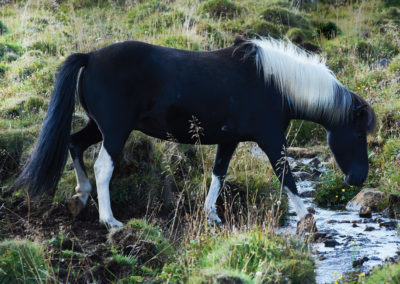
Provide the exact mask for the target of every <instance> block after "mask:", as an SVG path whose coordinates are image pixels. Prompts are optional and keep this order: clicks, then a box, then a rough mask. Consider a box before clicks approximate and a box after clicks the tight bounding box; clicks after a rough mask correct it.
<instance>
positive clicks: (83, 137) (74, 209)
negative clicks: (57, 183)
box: [69, 120, 102, 216]
mask: <svg viewBox="0 0 400 284" xmlns="http://www.w3.org/2000/svg"><path fill="white" fill-rule="evenodd" d="M101 139H102V136H101V133H100V131H99V129H98V127H97V125H96V123H95V122H94V121H93V120H89V122H88V124H87V125H86V126H85V127H84V128H83V129H82V130H80V131H78V132H76V133H74V134H72V135H71V143H70V145H69V151H70V154H71V158H72V161H73V163H74V168H75V174H76V183H77V185H76V188H75V191H76V194H75V195H74V196H73V197H72V199H71V202H70V211H71V214H72V215H73V216H77V215H78V214H79V213H80V212H81V211H82V209H83V208H84V207H85V205H86V203H87V200H88V198H89V194H90V191H91V190H92V186H91V184H90V181H89V179H88V177H87V174H86V170H85V165H84V163H83V152H84V151H85V150H86V149H87V148H88V147H89V146H91V145H93V144H95V143H97V142H99V141H101Z"/></svg>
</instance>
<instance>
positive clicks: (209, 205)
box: [204, 174, 221, 223]
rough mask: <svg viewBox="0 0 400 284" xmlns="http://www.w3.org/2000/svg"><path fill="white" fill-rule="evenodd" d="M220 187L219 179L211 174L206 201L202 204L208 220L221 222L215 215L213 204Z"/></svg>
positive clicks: (215, 210)
mask: <svg viewBox="0 0 400 284" xmlns="http://www.w3.org/2000/svg"><path fill="white" fill-rule="evenodd" d="M220 188H221V179H220V178H219V177H217V176H216V175H214V174H213V175H212V178H211V185H210V189H209V191H208V194H207V197H206V202H205V205H204V211H205V212H206V214H207V219H208V221H210V222H215V223H220V222H221V219H220V218H219V217H218V215H217V209H216V206H215V203H216V202H217V198H218V194H219V189H220Z"/></svg>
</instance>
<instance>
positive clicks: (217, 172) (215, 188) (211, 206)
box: [204, 143, 237, 223]
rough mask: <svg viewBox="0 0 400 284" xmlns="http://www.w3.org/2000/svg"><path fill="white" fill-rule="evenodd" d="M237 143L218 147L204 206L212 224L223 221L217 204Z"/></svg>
mask: <svg viewBox="0 0 400 284" xmlns="http://www.w3.org/2000/svg"><path fill="white" fill-rule="evenodd" d="M236 146H237V143H232V144H219V145H218V146H217V153H216V155H215V161H214V167H213V171H212V179H211V185H210V190H209V191H208V195H207V198H206V202H205V205H204V211H205V213H206V215H207V220H208V221H209V222H210V223H220V222H221V219H220V218H219V217H218V215H217V211H216V206H215V203H216V201H217V198H218V194H219V190H220V188H221V185H222V182H223V178H224V177H225V174H226V171H227V170H228V166H229V161H230V160H231V158H232V154H233V152H234V151H235V149H236Z"/></svg>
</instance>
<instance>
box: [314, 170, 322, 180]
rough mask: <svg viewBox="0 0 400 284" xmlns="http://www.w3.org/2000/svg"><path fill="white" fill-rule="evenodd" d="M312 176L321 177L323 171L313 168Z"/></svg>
mask: <svg viewBox="0 0 400 284" xmlns="http://www.w3.org/2000/svg"><path fill="white" fill-rule="evenodd" d="M311 175H312V177H313V178H314V179H315V178H319V177H320V176H321V175H322V172H321V171H319V170H317V169H313V170H312V172H311Z"/></svg>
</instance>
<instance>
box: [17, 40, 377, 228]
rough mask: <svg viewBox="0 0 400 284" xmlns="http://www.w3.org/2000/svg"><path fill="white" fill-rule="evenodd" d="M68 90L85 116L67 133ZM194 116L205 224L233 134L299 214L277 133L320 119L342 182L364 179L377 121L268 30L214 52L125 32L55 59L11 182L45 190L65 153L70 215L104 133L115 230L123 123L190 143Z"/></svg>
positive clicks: (105, 185) (104, 184)
mask: <svg viewBox="0 0 400 284" xmlns="http://www.w3.org/2000/svg"><path fill="white" fill-rule="evenodd" d="M75 93H76V94H77V98H78V99H79V101H80V104H81V105H82V107H83V109H84V110H85V112H86V114H87V116H88V118H89V120H88V123H87V125H86V126H85V127H84V128H83V129H81V130H80V131H78V132H76V133H74V134H72V135H71V121H72V114H73V110H74V99H75V98H74V97H75ZM193 117H195V118H196V119H197V120H198V121H199V122H200V123H201V127H202V128H203V133H202V135H201V137H200V140H201V144H203V145H211V144H217V150H216V156H215V162H214V165H213V170H212V180H211V185H210V188H209V192H208V195H207V197H206V200H205V204H204V212H205V214H206V216H207V218H208V220H209V221H210V222H221V219H220V218H219V217H218V215H217V213H216V205H215V204H216V200H217V197H218V194H219V190H220V188H221V185H222V183H223V180H224V176H225V174H226V172H227V169H228V165H229V161H230V159H231V157H232V155H233V153H234V151H235V148H236V146H237V145H238V143H239V142H242V141H254V142H256V143H257V144H258V145H259V147H260V148H261V149H262V150H263V151H264V152H265V154H266V155H267V156H268V158H269V161H270V163H271V165H272V167H273V169H274V172H275V174H276V175H277V176H278V177H279V179H280V180H281V183H282V187H283V188H284V190H285V191H286V192H287V194H288V197H289V199H290V201H291V202H292V204H294V205H295V206H294V207H295V209H296V213H297V215H298V217H299V218H302V217H304V216H305V215H306V214H307V211H306V209H305V206H304V204H303V203H302V200H301V199H300V198H299V196H298V192H297V189H296V184H295V181H294V179H293V176H292V174H291V171H290V168H289V165H288V164H287V161H286V160H285V159H284V158H285V151H284V149H285V147H286V140H285V134H284V133H285V130H286V129H287V127H288V125H289V123H290V121H291V120H293V119H301V120H308V121H312V122H315V123H318V124H320V125H322V126H323V127H324V128H325V130H326V132H327V140H328V144H329V147H330V150H331V151H332V153H333V155H334V157H335V160H336V162H337V164H338V166H339V168H340V169H341V170H342V172H343V173H344V179H345V181H346V183H348V184H349V185H361V184H362V183H363V182H364V180H365V179H366V177H367V174H368V156H367V138H366V137H367V134H368V133H371V132H372V131H373V130H374V128H375V124H376V117H375V113H374V111H373V109H372V108H371V106H370V105H369V104H368V103H367V102H366V101H365V100H364V99H363V98H361V97H360V96H358V95H356V94H355V93H353V92H352V91H350V90H348V89H347V88H345V87H344V86H343V85H342V84H341V83H340V82H339V81H338V80H337V79H336V77H335V76H334V74H333V72H332V71H330V70H329V69H328V67H327V66H326V64H325V61H324V59H323V58H321V57H320V56H318V55H316V54H311V53H308V52H306V51H304V50H302V49H300V48H298V47H296V46H295V45H294V44H292V43H291V42H289V41H288V40H276V39H272V38H256V39H249V40H245V39H242V38H239V39H236V40H235V42H234V44H233V45H232V46H230V47H226V48H222V49H219V50H214V51H188V50H179V49H173V48H167V47H162V46H156V45H151V44H148V43H144V42H139V41H125V42H119V43H115V44H112V45H109V46H106V47H103V48H101V49H98V50H95V51H92V52H89V53H75V54H72V55H70V56H69V57H68V58H67V59H66V60H65V61H64V63H63V64H62V66H61V67H60V69H59V70H58V74H57V77H56V82H55V86H54V90H53V92H52V96H51V100H50V103H49V107H48V111H47V114H46V117H45V119H44V122H43V126H42V129H41V132H40V134H39V137H38V140H37V143H36V146H35V148H34V150H33V152H32V154H31V156H30V158H29V159H28V161H27V163H26V165H25V166H24V168H23V170H22V173H21V174H20V176H19V177H18V178H17V179H16V182H15V183H14V187H16V188H25V189H28V191H29V194H30V196H33V197H34V196H36V195H38V194H41V193H43V192H45V191H47V192H51V191H54V190H55V188H56V186H57V183H58V181H59V179H60V177H61V174H62V172H63V168H64V166H65V163H66V159H67V156H68V151H69V153H70V155H71V158H72V161H73V165H74V168H75V172H76V179H77V186H76V189H75V190H76V194H75V195H74V196H73V197H72V200H71V204H72V205H73V204H75V205H74V206H72V207H73V208H75V211H76V214H78V213H79V212H80V211H81V210H82V209H83V208H84V206H85V204H86V203H87V200H88V196H89V194H90V192H91V190H92V186H91V184H90V182H89V180H88V177H87V174H86V170H85V167H84V163H83V152H84V151H85V150H86V149H87V148H88V147H89V146H90V145H93V144H95V143H98V142H100V141H102V146H101V150H100V152H99V155H98V158H97V159H96V161H95V164H94V172H95V178H96V186H97V193H98V204H99V219H100V222H101V223H104V224H106V225H107V226H109V227H120V226H122V225H123V224H122V223H121V222H119V221H118V220H116V219H115V218H114V215H113V213H112V210H111V205H110V194H109V183H110V179H111V176H112V174H113V170H114V164H115V162H116V160H117V159H118V156H119V155H120V154H121V152H122V150H123V147H124V143H125V141H126V140H127V138H128V136H129V135H130V133H131V131H132V130H138V131H141V132H143V133H145V134H147V135H150V136H152V137H156V138H159V139H165V140H169V139H170V138H171V137H173V139H174V141H176V142H178V143H186V144H194V143H195V142H197V141H196V140H197V138H196V139H194V138H193V137H192V134H191V133H190V131H189V130H190V121H191V120H192V118H193ZM282 159H283V163H284V165H283V166H282V164H281V161H282Z"/></svg>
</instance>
